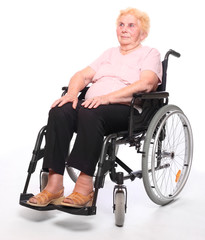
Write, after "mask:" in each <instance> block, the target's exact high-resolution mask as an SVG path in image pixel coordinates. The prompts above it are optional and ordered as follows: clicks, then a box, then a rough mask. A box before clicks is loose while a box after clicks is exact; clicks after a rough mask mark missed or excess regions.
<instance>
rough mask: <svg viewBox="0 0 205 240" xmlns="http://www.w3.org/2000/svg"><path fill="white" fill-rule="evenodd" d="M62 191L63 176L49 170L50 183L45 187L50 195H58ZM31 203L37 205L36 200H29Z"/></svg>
mask: <svg viewBox="0 0 205 240" xmlns="http://www.w3.org/2000/svg"><path fill="white" fill-rule="evenodd" d="M62 189H63V175H60V174H58V173H55V172H54V171H53V170H52V169H49V174H48V183H47V185H46V187H45V190H47V191H48V192H50V193H54V194H56V193H58V192H59V191H60V190H62ZM29 202H31V203H34V204H36V203H37V201H36V199H35V198H31V199H29Z"/></svg>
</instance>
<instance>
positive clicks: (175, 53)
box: [164, 49, 181, 60]
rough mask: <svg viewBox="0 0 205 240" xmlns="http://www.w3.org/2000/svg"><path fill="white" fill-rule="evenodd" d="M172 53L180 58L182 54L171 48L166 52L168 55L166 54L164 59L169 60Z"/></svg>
mask: <svg viewBox="0 0 205 240" xmlns="http://www.w3.org/2000/svg"><path fill="white" fill-rule="evenodd" d="M170 54H171V55H173V56H175V57H178V58H179V57H180V56H181V54H180V53H178V52H176V51H174V50H172V49H170V50H169V51H168V52H167V53H166V55H165V57H164V60H168V58H169V55H170Z"/></svg>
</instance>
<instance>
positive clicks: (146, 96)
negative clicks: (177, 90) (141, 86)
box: [128, 92, 169, 140]
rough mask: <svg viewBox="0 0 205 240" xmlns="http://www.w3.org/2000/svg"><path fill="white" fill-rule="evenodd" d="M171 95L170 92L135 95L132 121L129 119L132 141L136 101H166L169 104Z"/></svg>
mask: <svg viewBox="0 0 205 240" xmlns="http://www.w3.org/2000/svg"><path fill="white" fill-rule="evenodd" d="M168 97H169V93H168V92H149V93H134V94H133V98H132V100H131V104H130V119H129V129H128V132H129V138H130V140H132V136H133V131H134V106H135V102H136V100H155V99H158V100H160V99H166V103H167V102H168Z"/></svg>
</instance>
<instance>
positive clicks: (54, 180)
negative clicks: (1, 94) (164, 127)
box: [28, 8, 162, 207]
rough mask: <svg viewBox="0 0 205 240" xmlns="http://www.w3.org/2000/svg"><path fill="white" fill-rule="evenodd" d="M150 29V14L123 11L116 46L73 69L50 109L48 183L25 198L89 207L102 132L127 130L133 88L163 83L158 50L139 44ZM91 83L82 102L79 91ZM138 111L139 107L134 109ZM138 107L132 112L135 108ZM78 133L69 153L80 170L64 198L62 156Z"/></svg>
mask: <svg viewBox="0 0 205 240" xmlns="http://www.w3.org/2000/svg"><path fill="white" fill-rule="evenodd" d="M148 31H149V17H148V16H147V15H146V14H145V13H143V12H141V11H139V10H137V9H133V8H129V9H126V10H122V11H121V12H120V15H119V17H118V19H117V38H118V41H119V44H120V46H119V47H114V48H110V49H108V50H107V51H105V52H104V53H103V54H102V55H101V56H100V57H99V58H98V59H97V60H96V61H94V62H93V63H92V64H90V65H89V66H88V67H86V68H85V69H83V70H81V71H79V72H77V73H76V74H75V75H74V76H73V77H72V78H71V79H70V83H69V88H68V92H67V94H66V95H64V96H63V97H61V98H60V99H58V100H56V101H55V102H54V103H53V105H52V107H51V110H50V113H49V119H48V125H47V134H46V150H45V157H44V162H43V168H44V169H47V170H49V176H48V184H47V186H46V187H45V189H44V190H43V191H42V192H40V193H39V194H38V195H36V196H34V197H32V198H30V199H29V201H28V203H29V204H31V205H34V206H40V207H44V206H47V205H48V204H59V203H61V204H62V205H66V206H73V207H82V206H88V205H89V204H91V202H92V198H93V174H94V171H95V167H96V164H97V162H98V159H99V156H100V153H101V148H102V144H103V139H104V136H105V135H108V134H111V133H114V132H117V131H123V130H127V128H128V116H129V103H130V100H131V99H132V96H133V93H137V92H151V91H155V90H156V88H157V86H158V84H160V82H161V75H162V69H161V61H160V54H159V52H158V51H157V50H156V49H153V48H150V47H147V46H142V45H141V42H142V41H143V40H144V39H145V38H146V37H147V35H148ZM90 83H92V85H91V87H90V88H89V90H88V91H87V93H86V95H85V100H84V101H79V100H78V94H79V92H80V91H81V90H82V89H84V88H85V86H87V85H88V84H90ZM136 109H138V110H139V111H140V107H138V108H136ZM138 110H136V111H138ZM74 132H76V133H77V137H76V140H75V143H74V146H73V149H72V151H71V153H70V155H69V158H68V165H69V166H70V167H73V168H76V169H78V170H80V172H81V173H80V175H79V177H78V179H77V181H76V184H75V187H74V190H73V193H72V194H70V195H69V196H68V197H66V198H64V196H63V195H64V187H63V174H64V169H65V159H66V157H67V153H68V148H69V143H70V141H71V138H72V136H73V133H74Z"/></svg>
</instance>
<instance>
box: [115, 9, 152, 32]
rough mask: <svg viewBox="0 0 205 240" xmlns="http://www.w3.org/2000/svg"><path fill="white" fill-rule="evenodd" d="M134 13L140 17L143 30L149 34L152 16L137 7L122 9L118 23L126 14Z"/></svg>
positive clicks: (137, 17)
mask: <svg viewBox="0 0 205 240" xmlns="http://www.w3.org/2000/svg"><path fill="white" fill-rule="evenodd" d="M128 14H130V15H133V16H134V17H136V19H138V20H139V21H140V23H141V28H142V30H143V31H144V32H145V33H146V34H148V33H149V29H150V18H149V16H148V15H147V14H146V13H145V12H142V11H140V10H138V9H136V8H126V9H124V10H121V11H120V14H119V16H118V18H117V24H118V23H119V19H120V18H121V17H122V16H124V15H128Z"/></svg>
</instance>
